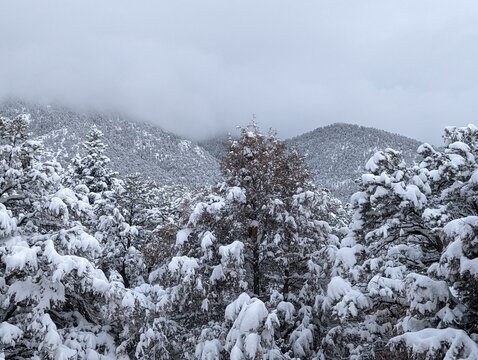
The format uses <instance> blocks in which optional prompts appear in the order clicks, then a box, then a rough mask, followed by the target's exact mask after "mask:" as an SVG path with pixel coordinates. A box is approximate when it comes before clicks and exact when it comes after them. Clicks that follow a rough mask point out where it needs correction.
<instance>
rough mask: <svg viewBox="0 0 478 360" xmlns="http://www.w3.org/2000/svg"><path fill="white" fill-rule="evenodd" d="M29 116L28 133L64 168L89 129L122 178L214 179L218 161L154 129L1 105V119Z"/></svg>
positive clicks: (193, 182)
mask: <svg viewBox="0 0 478 360" xmlns="http://www.w3.org/2000/svg"><path fill="white" fill-rule="evenodd" d="M19 113H29V114H30V115H31V124H30V132H31V135H32V136H33V137H34V138H39V139H42V140H43V142H44V146H45V147H46V149H47V150H48V151H49V152H51V153H52V155H53V156H54V157H56V158H57V160H58V161H60V162H61V163H63V165H66V164H67V163H68V162H69V159H70V158H71V157H73V156H75V154H76V153H77V152H78V151H80V152H81V151H82V149H81V143H82V142H83V141H84V140H85V136H86V134H87V133H88V131H89V130H90V129H91V127H92V126H96V127H98V129H100V130H101V131H102V132H103V133H104V142H105V143H106V144H107V146H108V149H107V152H106V155H107V156H108V157H110V159H111V166H112V167H113V168H114V169H115V170H116V171H118V172H119V173H120V174H121V175H127V174H131V173H135V172H139V173H141V174H143V176H146V177H149V178H151V179H154V180H156V181H157V182H158V183H160V184H180V185H186V186H189V187H195V186H200V185H203V184H211V183H214V182H215V181H216V180H217V177H218V176H219V171H218V164H217V160H216V159H215V158H214V157H213V156H211V155H210V154H209V153H208V152H207V151H205V150H204V149H202V148H201V147H199V146H198V145H197V144H196V143H195V142H193V141H191V140H188V139H184V138H181V137H179V136H177V135H174V134H171V133H169V132H166V131H164V130H162V129H161V128H159V127H156V126H154V125H150V124H146V123H142V122H140V121H137V120H133V119H128V118H125V117H122V116H120V115H118V114H114V113H98V112H77V111H74V110H72V109H69V108H66V107H62V106H57V105H38V104H29V103H26V102H22V101H6V102H3V103H1V104H0V115H1V116H10V117H11V116H15V115H17V114H19Z"/></svg>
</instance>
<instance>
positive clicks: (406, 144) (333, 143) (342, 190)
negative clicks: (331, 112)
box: [201, 123, 421, 202]
mask: <svg viewBox="0 0 478 360" xmlns="http://www.w3.org/2000/svg"><path fill="white" fill-rule="evenodd" d="M225 143H226V144H227V136H218V137H215V138H211V139H208V140H205V141H203V142H201V146H202V147H204V148H205V149H206V150H208V151H209V152H210V153H211V154H212V155H214V156H216V157H217V158H220V157H221V156H222V155H223V154H224V151H225V150H224V146H225V145H224V144H225ZM286 143H287V144H288V145H290V146H295V147H297V148H298V149H299V150H301V151H302V152H303V153H305V154H307V158H308V163H309V166H310V167H311V168H312V169H313V170H314V172H315V173H316V180H317V182H318V183H319V184H321V185H323V186H325V187H327V188H329V189H330V190H331V191H332V193H333V195H334V196H336V197H338V198H339V199H341V200H342V201H344V202H348V201H349V199H350V195H352V194H353V193H354V192H355V191H356V185H355V183H354V180H355V179H357V178H359V177H360V176H361V175H362V173H363V171H364V166H365V163H366V162H367V160H368V159H369V158H370V157H371V156H372V155H373V154H374V153H375V152H376V151H378V150H383V149H385V148H387V147H391V148H393V149H395V150H400V151H402V152H403V155H404V158H405V159H406V160H407V161H412V159H413V158H414V156H415V153H416V150H417V148H418V146H419V145H420V144H421V143H420V142H419V141H416V140H413V139H409V138H407V137H404V136H401V135H397V134H392V133H390V132H387V131H384V130H379V129H375V128H368V127H363V126H358V125H350V124H341V123H338V124H332V125H329V126H325V127H321V128H317V129H315V130H313V131H310V132H307V133H305V134H302V135H299V136H297V137H294V138H292V139H289V140H286Z"/></svg>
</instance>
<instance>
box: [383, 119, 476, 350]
mask: <svg viewBox="0 0 478 360" xmlns="http://www.w3.org/2000/svg"><path fill="white" fill-rule="evenodd" d="M444 140H445V148H444V149H443V151H437V150H435V149H433V147H431V146H430V145H428V144H424V145H422V146H421V147H420V149H419V153H420V154H421V155H422V157H423V161H422V162H421V164H420V165H421V167H422V168H423V169H425V170H426V171H427V172H428V176H429V179H430V180H429V181H430V184H431V188H432V189H433V196H431V197H430V201H429V205H430V207H429V208H428V209H426V210H425V212H424V215H423V218H424V219H425V220H426V221H427V222H428V223H429V226H430V227H432V228H433V231H434V233H435V234H438V236H439V239H440V245H441V251H440V254H439V258H438V259H436V262H434V263H433V264H431V266H430V267H429V268H428V271H426V272H421V273H412V274H410V275H408V276H407V279H406V281H405V291H406V293H407V298H408V302H409V307H408V309H407V312H406V314H405V316H404V317H403V319H402V320H401V322H400V328H401V331H402V332H405V334H403V335H400V336H398V337H395V338H393V339H392V340H391V342H390V346H391V348H392V349H393V350H394V351H401V352H402V353H408V354H410V357H411V358H413V359H415V358H416V359H421V358H425V357H428V358H446V359H464V358H466V359H474V358H478V327H477V323H478V315H477V314H478V301H477V294H478V250H477V249H478V237H477V234H478V222H477V219H478V218H477V215H478V210H477V209H478V208H477V206H476V199H477V190H478V188H477V186H476V183H477V181H476V179H477V178H478V176H477V174H478V163H477V161H476V159H477V156H478V128H476V127H475V126H473V125H469V126H467V127H464V128H457V127H448V128H446V129H445V134H444Z"/></svg>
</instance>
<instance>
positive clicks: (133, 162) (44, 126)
mask: <svg viewBox="0 0 478 360" xmlns="http://www.w3.org/2000/svg"><path fill="white" fill-rule="evenodd" d="M19 113H29V114H31V120H32V122H31V124H30V131H31V133H32V135H33V137H35V138H38V139H41V140H43V142H44V144H45V146H46V148H47V150H48V151H49V152H50V153H51V154H52V155H53V156H54V157H56V158H57V160H59V161H60V162H62V163H63V164H64V165H66V164H67V163H68V161H69V159H70V158H71V157H72V156H74V155H75V154H76V153H77V152H81V151H82V149H80V145H79V144H81V142H82V141H83V140H84V139H85V136H86V134H87V132H88V131H89V129H90V128H91V127H92V126H97V127H98V128H99V129H100V130H101V131H102V132H103V133H104V142H105V143H106V144H107V146H108V150H107V153H106V155H107V156H108V157H110V159H111V165H112V167H113V168H114V169H115V170H116V171H118V172H119V173H120V174H121V175H126V174H130V173H134V172H139V173H142V174H144V175H145V176H147V177H149V178H151V179H154V180H156V181H158V182H159V183H162V184H167V185H173V184H177V185H183V186H188V187H198V186H202V185H207V184H213V183H215V182H216V181H217V180H218V179H219V178H220V174H219V160H220V159H221V157H222V156H223V155H224V154H225V151H226V148H227V146H228V136H227V135H221V136H216V137H213V138H210V139H207V140H204V141H201V142H199V143H198V144H196V143H195V142H193V141H191V140H188V139H183V138H181V137H179V136H177V135H174V134H171V133H168V132H166V131H164V130H162V129H161V128H159V127H157V126H154V125H151V124H146V123H142V122H138V121H134V120H131V119H128V118H125V117H122V116H119V115H116V114H113V113H98V112H77V111H74V110H72V109H69V108H65V107H61V106H56V105H55V106H43V105H37V104H28V103H25V102H20V101H9V102H4V103H2V104H0V115H1V116H10V117H11V116H15V115H17V114H19ZM286 144H287V145H289V146H293V147H295V148H297V149H299V150H300V151H301V152H303V153H305V154H306V155H307V162H308V165H309V166H310V168H311V169H312V170H313V171H314V173H315V174H316V176H315V178H316V182H317V183H318V184H320V185H321V186H324V187H326V188H328V189H329V190H330V191H331V193H332V195H334V196H335V197H337V198H339V199H340V200H342V202H348V201H349V199H350V195H351V194H353V193H354V192H355V191H356V190H357V187H356V181H355V180H356V179H358V178H359V177H360V176H361V174H362V173H363V171H364V165H365V163H366V162H367V160H368V159H369V158H370V157H371V156H372V155H373V154H374V153H375V152H376V151H379V150H383V149H385V148H393V149H395V150H399V151H401V152H402V156H403V158H404V160H405V161H406V162H407V163H410V162H412V161H413V158H414V156H415V154H416V149H417V148H418V146H419V145H420V142H418V141H416V140H413V139H410V138H407V137H404V136H401V135H397V134H392V133H389V132H387V131H384V130H379V129H375V128H369V127H363V126H358V125H351V124H343V123H337V124H332V125H329V126H325V127H321V128H317V129H315V130H313V131H310V132H307V133H304V134H302V135H299V136H297V137H294V138H292V139H288V140H286Z"/></svg>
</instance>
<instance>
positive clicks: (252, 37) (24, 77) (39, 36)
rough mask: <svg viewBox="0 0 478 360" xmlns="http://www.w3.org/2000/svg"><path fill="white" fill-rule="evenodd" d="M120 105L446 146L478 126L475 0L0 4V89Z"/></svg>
mask: <svg viewBox="0 0 478 360" xmlns="http://www.w3.org/2000/svg"><path fill="white" fill-rule="evenodd" d="M5 96H15V97H21V98H25V99H27V100H33V101H41V102H49V103H55V102H58V103H63V104H66V105H70V106H77V107H95V108H97V109H107V110H108V109H109V110H111V109H113V110H119V111H120V112H124V113H126V114H128V115H132V116H136V117H138V118H141V119H144V120H148V121H151V122H154V123H156V124H159V125H160V126H162V127H163V128H166V129H167V130H171V131H174V132H176V133H179V134H181V135H185V136H189V137H192V138H199V137H205V136H207V135H208V134H213V133H217V132H220V131H229V130H231V129H234V126H236V125H243V124H245V123H247V121H248V120H249V119H250V118H251V115H252V114H253V113H255V114H256V116H257V119H258V122H259V124H260V125H261V126H262V127H264V128H266V127H274V128H276V129H277V130H278V131H279V134H280V135H281V136H282V137H284V138H285V137H289V136H294V135H297V134H300V133H302V132H305V131H308V130H312V129H314V128H316V127H319V126H323V125H326V124H330V123H333V122H348V123H356V124H361V125H367V126H374V127H378V128H382V129H385V130H389V131H393V132H398V133H402V134H405V135H407V136H410V137H414V138H417V139H420V140H424V141H428V142H432V143H439V142H440V136H441V132H442V128H443V127H444V126H446V125H466V124H468V123H470V122H475V123H476V122H478V121H477V118H478V2H477V1H476V0H470V1H465V0H463V1H461V0H460V1H449V0H447V1H442V0H429V1H419V0H410V1H403V0H400V1H398V0H397V1H383V0H376V1H367V0H362V1H352V0H350V1H341V0H330V1H317V0H316V1H305V0H304V1H302V0H296V1H293V0H289V1H282V0H273V1H257V0H255V1H248V0H240V1H239V0H238V1H234V0H227V1H224V0H222V1H219V0H218V1H208V0H201V1H181V0H174V1H152V0H151V1H122V0H102V1H85V0H82V1H68V0H57V1H48V0H47V1H11V0H8V1H7V0H0V97H5Z"/></svg>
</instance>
